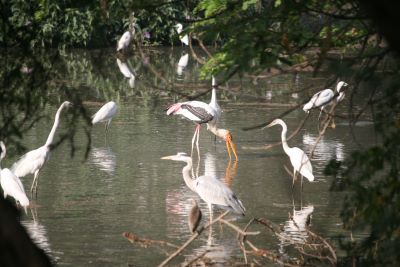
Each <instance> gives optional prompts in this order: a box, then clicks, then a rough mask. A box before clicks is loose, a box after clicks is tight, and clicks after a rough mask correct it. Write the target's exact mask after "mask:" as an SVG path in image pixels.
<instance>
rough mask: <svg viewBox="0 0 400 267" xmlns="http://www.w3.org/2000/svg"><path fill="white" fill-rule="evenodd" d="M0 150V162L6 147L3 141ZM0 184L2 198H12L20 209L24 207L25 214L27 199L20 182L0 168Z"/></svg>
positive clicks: (8, 171) (9, 172) (12, 174)
mask: <svg viewBox="0 0 400 267" xmlns="http://www.w3.org/2000/svg"><path fill="white" fill-rule="evenodd" d="M0 150H1V155H0V162H1V161H2V160H3V159H4V158H5V156H6V146H5V145H4V143H3V141H0ZM0 184H1V187H2V188H3V193H4V198H6V197H7V196H12V197H13V198H14V199H15V200H16V201H17V202H18V203H19V204H20V205H21V206H22V207H24V209H25V213H27V211H26V208H27V207H28V206H29V199H28V197H27V196H26V194H25V190H24V186H23V185H22V183H21V180H20V179H19V178H18V177H17V176H16V175H15V174H14V173H12V172H11V171H10V170H9V169H7V168H4V169H1V166H0Z"/></svg>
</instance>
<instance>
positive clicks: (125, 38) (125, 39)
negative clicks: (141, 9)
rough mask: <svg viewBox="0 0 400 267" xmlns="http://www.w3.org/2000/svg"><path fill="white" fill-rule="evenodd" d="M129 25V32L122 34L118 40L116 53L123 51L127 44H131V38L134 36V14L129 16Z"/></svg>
mask: <svg viewBox="0 0 400 267" xmlns="http://www.w3.org/2000/svg"><path fill="white" fill-rule="evenodd" d="M130 20H131V23H130V24H129V30H128V31H126V32H124V34H122V36H121V38H120V39H119V40H118V43H117V52H121V51H125V50H126V49H127V48H128V47H129V44H130V43H131V40H132V37H133V36H134V35H135V27H134V23H133V20H134V13H132V15H131V18H130Z"/></svg>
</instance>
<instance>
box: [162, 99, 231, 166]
mask: <svg viewBox="0 0 400 267" xmlns="http://www.w3.org/2000/svg"><path fill="white" fill-rule="evenodd" d="M167 115H181V116H182V117H184V118H186V119H188V120H191V121H193V122H194V123H196V129H195V132H194V135H193V138H192V150H191V155H192V154H193V146H194V143H195V142H196V147H197V153H198V156H199V158H200V149H199V135H200V127H201V126H200V125H201V124H203V123H208V122H210V121H212V120H213V119H214V118H215V117H216V111H215V110H214V109H213V108H212V107H211V106H210V105H208V104H207V103H204V102H201V101H187V102H180V103H175V104H173V105H171V106H170V107H169V108H168V110H167ZM209 131H211V132H212V133H214V134H215V135H216V136H218V137H220V138H222V139H223V140H224V141H225V142H226V147H227V149H228V154H229V160H231V149H232V151H233V154H234V156H235V158H236V160H238V157H237V154H236V148H235V145H234V144H233V142H232V135H231V133H230V132H229V131H228V130H225V129H218V128H217V127H216V126H210V125H209Z"/></svg>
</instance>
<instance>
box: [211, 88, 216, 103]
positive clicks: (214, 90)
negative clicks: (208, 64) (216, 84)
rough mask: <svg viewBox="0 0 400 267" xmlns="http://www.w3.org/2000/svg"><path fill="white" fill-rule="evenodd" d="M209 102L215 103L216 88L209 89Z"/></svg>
mask: <svg viewBox="0 0 400 267" xmlns="http://www.w3.org/2000/svg"><path fill="white" fill-rule="evenodd" d="M211 103H217V90H216V89H215V88H213V89H212V91H211V102H210V104H211Z"/></svg>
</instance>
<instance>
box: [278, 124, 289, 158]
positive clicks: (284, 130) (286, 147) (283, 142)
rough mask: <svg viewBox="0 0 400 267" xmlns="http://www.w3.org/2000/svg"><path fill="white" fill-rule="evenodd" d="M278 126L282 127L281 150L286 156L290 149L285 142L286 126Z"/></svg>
mask: <svg viewBox="0 0 400 267" xmlns="http://www.w3.org/2000/svg"><path fill="white" fill-rule="evenodd" d="M280 125H281V126H282V133H281V138H282V146H283V150H284V151H285V152H286V154H288V153H289V150H290V147H289V146H288V144H287V141H286V133H287V126H286V124H284V123H280Z"/></svg>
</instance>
